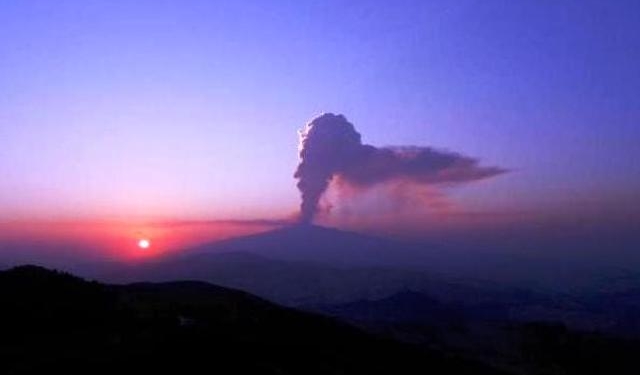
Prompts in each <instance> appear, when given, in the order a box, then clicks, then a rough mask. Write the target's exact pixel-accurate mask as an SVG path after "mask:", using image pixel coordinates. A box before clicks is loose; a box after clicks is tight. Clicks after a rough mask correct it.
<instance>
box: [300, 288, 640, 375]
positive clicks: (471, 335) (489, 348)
mask: <svg viewBox="0 0 640 375" xmlns="http://www.w3.org/2000/svg"><path fill="white" fill-rule="evenodd" d="M521 298H522V299H521V301H522V303H523V304H524V305H527V304H528V305H531V306H535V305H536V303H549V302H545V301H540V300H537V299H536V297H535V296H530V297H527V296H524V295H523V296H521ZM528 298H530V299H531V300H530V301H527V299H528ZM609 302H613V301H606V303H609ZM605 305H606V304H605ZM605 305H603V304H602V303H601V304H600V305H599V306H600V307H601V308H605V307H604V306H605ZM617 305H618V304H615V303H613V306H617ZM519 308H520V306H519V304H518V302H517V300H512V302H511V303H506V302H505V303H502V304H496V303H494V302H489V303H488V304H478V305H456V304H449V303H442V302H441V301H438V300H436V299H433V298H431V297H430V296H428V295H425V294H423V293H419V292H414V291H403V292H400V293H397V294H395V295H392V296H389V297H386V298H382V299H379V300H361V301H355V302H350V303H345V304H338V305H325V306H310V307H309V309H311V310H314V311H317V312H322V313H324V314H327V315H329V316H332V317H336V318H340V319H341V320H343V321H347V322H350V323H352V324H354V325H357V326H358V327H361V328H363V329H365V330H366V331H368V332H372V333H375V334H376V335H381V336H384V337H389V338H393V339H395V340H400V341H403V342H409V343H413V344H422V345H424V346H425V347H430V348H439V349H440V350H444V351H446V352H448V353H456V354H457V355H460V356H464V357H466V358H473V359H475V360H478V361H481V362H484V363H488V364H491V365H492V366H495V367H498V368H501V369H504V370H506V371H513V372H514V373H520V374H558V375H560V374H575V375H586V374H594V375H595V374H629V375H631V374H636V373H637V367H636V362H637V353H640V341H639V340H638V337H637V336H636V337H635V339H623V338H620V337H619V336H611V335H608V334H604V333H596V332H592V331H581V330H573V329H571V328H569V327H567V326H566V325H564V324H562V323H561V319H560V318H556V320H551V321H546V322H545V321H536V320H535V319H534V320H530V321H523V320H519V319H518V318H510V314H509V310H510V309H516V310H517V309H519ZM539 308H540V309H545V308H548V307H544V306H540V307H539ZM558 313H560V311H559V312H558ZM564 314H567V315H569V314H571V311H568V310H564ZM556 316H559V314H558V315H556ZM636 316H637V315H636Z"/></svg>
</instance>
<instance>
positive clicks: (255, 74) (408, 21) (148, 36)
mask: <svg viewBox="0 0 640 375" xmlns="http://www.w3.org/2000/svg"><path fill="white" fill-rule="evenodd" d="M639 17H640V2H638V1H604V0H603V1H588V0H576V1H551V0H549V1H544V0H543V1H510V0H504V1H455V2H452V1H426V0H419V1H393V2H390V1H185V0H180V1H159V0H153V1H151V0H146V1H145V0H139V1H89V0H77V1H70V0H61V1H36V0H33V1H29V0H13V1H12V0H3V1H1V2H0V89H1V90H0V220H4V221H13V220H43V219H46V220H50V219H54V220H58V219H78V218H93V219H96V218H97V219H103V218H161V219H176V220H191V219H226V218H235V219H243V218H255V217H284V216H287V215H289V214H291V213H292V212H294V211H295V210H296V209H297V206H298V203H299V198H298V192H297V190H296V189H295V181H294V179H293V177H292V174H293V171H294V169H295V166H296V164H297V162H298V160H297V133H296V132H297V130H298V129H299V128H301V127H302V126H303V125H304V124H305V122H307V121H308V120H310V119H311V118H313V117H314V116H315V115H317V114H319V113H322V112H335V113H342V114H344V115H345V116H347V118H348V119H349V120H350V121H351V122H352V123H353V124H354V125H355V126H356V128H357V129H358V130H359V131H360V132H361V133H362V135H363V141H364V142H366V143H370V144H374V145H380V146H384V145H407V144H416V145H425V146H436V147H441V148H445V149H449V150H453V151H457V152H461V153H464V154H466V155H470V156H473V157H478V158H479V159H481V160H482V162H483V163H484V164H488V165H498V166H501V167H505V168H509V169H511V170H512V172H511V173H509V174H507V175H503V176H499V177H496V178H494V179H492V180H490V181H483V182H480V183H477V184H470V185H468V186H465V187H464V188H459V189H456V190H454V191H452V192H450V194H451V195H452V199H453V200H454V201H455V202H456V203H457V204H458V205H459V206H460V207H463V209H464V210H467V211H474V212H476V211H480V212H484V211H486V212H523V211H530V210H556V211H558V212H573V211H575V210H580V209H587V210H591V211H592V212H596V213H598V212H600V211H601V210H603V209H606V210H613V211H615V210H636V209H638V207H639V206H640V197H639V193H638V192H640V147H639V141H640V95H639V94H638V93H639V89H640V63H639V61H640V23H639V22H638V19H639Z"/></svg>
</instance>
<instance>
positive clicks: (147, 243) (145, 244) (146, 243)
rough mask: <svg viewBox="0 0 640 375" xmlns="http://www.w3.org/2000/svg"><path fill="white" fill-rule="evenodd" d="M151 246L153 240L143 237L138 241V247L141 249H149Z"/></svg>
mask: <svg viewBox="0 0 640 375" xmlns="http://www.w3.org/2000/svg"><path fill="white" fill-rule="evenodd" d="M149 246H151V241H149V240H147V239H144V238H143V239H141V240H139V241H138V247H139V248H141V249H148V248H149Z"/></svg>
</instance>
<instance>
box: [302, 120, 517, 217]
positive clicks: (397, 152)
mask: <svg viewBox="0 0 640 375" xmlns="http://www.w3.org/2000/svg"><path fill="white" fill-rule="evenodd" d="M299 134H300V144H299V151H300V154H299V156H300V163H299V164H298V167H297V169H296V171H295V174H294V177H295V178H297V179H298V183H297V187H298V189H299V190H300V193H301V195H302V203H301V205H300V221H301V222H303V223H310V222H311V221H312V220H313V218H314V216H315V214H316V213H317V212H318V203H319V201H320V198H321V197H322V195H323V193H324V192H325V191H326V190H327V188H328V186H329V183H330V182H331V180H332V179H333V178H334V177H338V178H339V179H340V181H341V183H346V184H349V185H351V186H353V187H355V188H357V189H365V188H368V187H373V186H375V185H377V184H381V183H386V182H391V181H401V182H410V183H415V184H419V185H425V186H438V185H440V186H442V185H453V184H462V183H467V182H472V181H477V180H481V179H485V178H489V177H493V176H496V175H499V174H502V173H505V172H506V170H505V169H502V168H499V167H485V166H481V165H480V164H479V161H478V160H477V159H474V158H470V157H467V156H463V155H460V154H458V153H454V152H448V151H440V150H435V149H433V148H430V147H421V146H401V147H383V148H380V147H375V146H371V145H367V144H363V143H362V137H361V136H360V133H358V132H357V131H356V129H355V127H354V126H353V124H351V123H350V122H349V121H347V119H346V118H345V117H344V116H343V115H335V114H332V113H325V114H322V115H320V116H318V117H316V118H314V119H313V120H312V121H311V122H309V123H308V124H307V125H306V126H305V128H304V129H302V130H301V131H300V132H299Z"/></svg>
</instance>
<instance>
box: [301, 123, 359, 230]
mask: <svg viewBox="0 0 640 375" xmlns="http://www.w3.org/2000/svg"><path fill="white" fill-rule="evenodd" d="M360 146H361V139H360V134H359V133H358V132H356V130H355V128H354V126H353V125H352V124H351V123H350V122H349V121H347V119H346V118H345V117H344V116H342V115H334V114H332V113H325V114H323V115H320V116H318V117H316V118H315V119H313V120H312V121H311V122H310V123H308V124H307V125H306V126H305V128H304V129H302V130H301V131H300V144H299V149H300V164H298V168H297V169H296V172H295V174H294V177H295V178H297V179H298V184H297V186H298V189H299V190H300V193H301V195H302V203H301V204H300V221H301V222H302V223H310V222H311V221H312V220H313V216H314V215H315V213H316V211H317V209H318V202H319V201H320V198H321V197H322V194H323V193H324V191H325V190H326V189H327V187H328V185H329V182H330V181H331V177H333V175H334V174H335V173H336V171H339V170H341V169H344V167H345V166H346V165H347V164H348V163H349V161H350V160H352V159H353V158H354V157H355V155H354V152H357V150H358V148H359V147H360Z"/></svg>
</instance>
